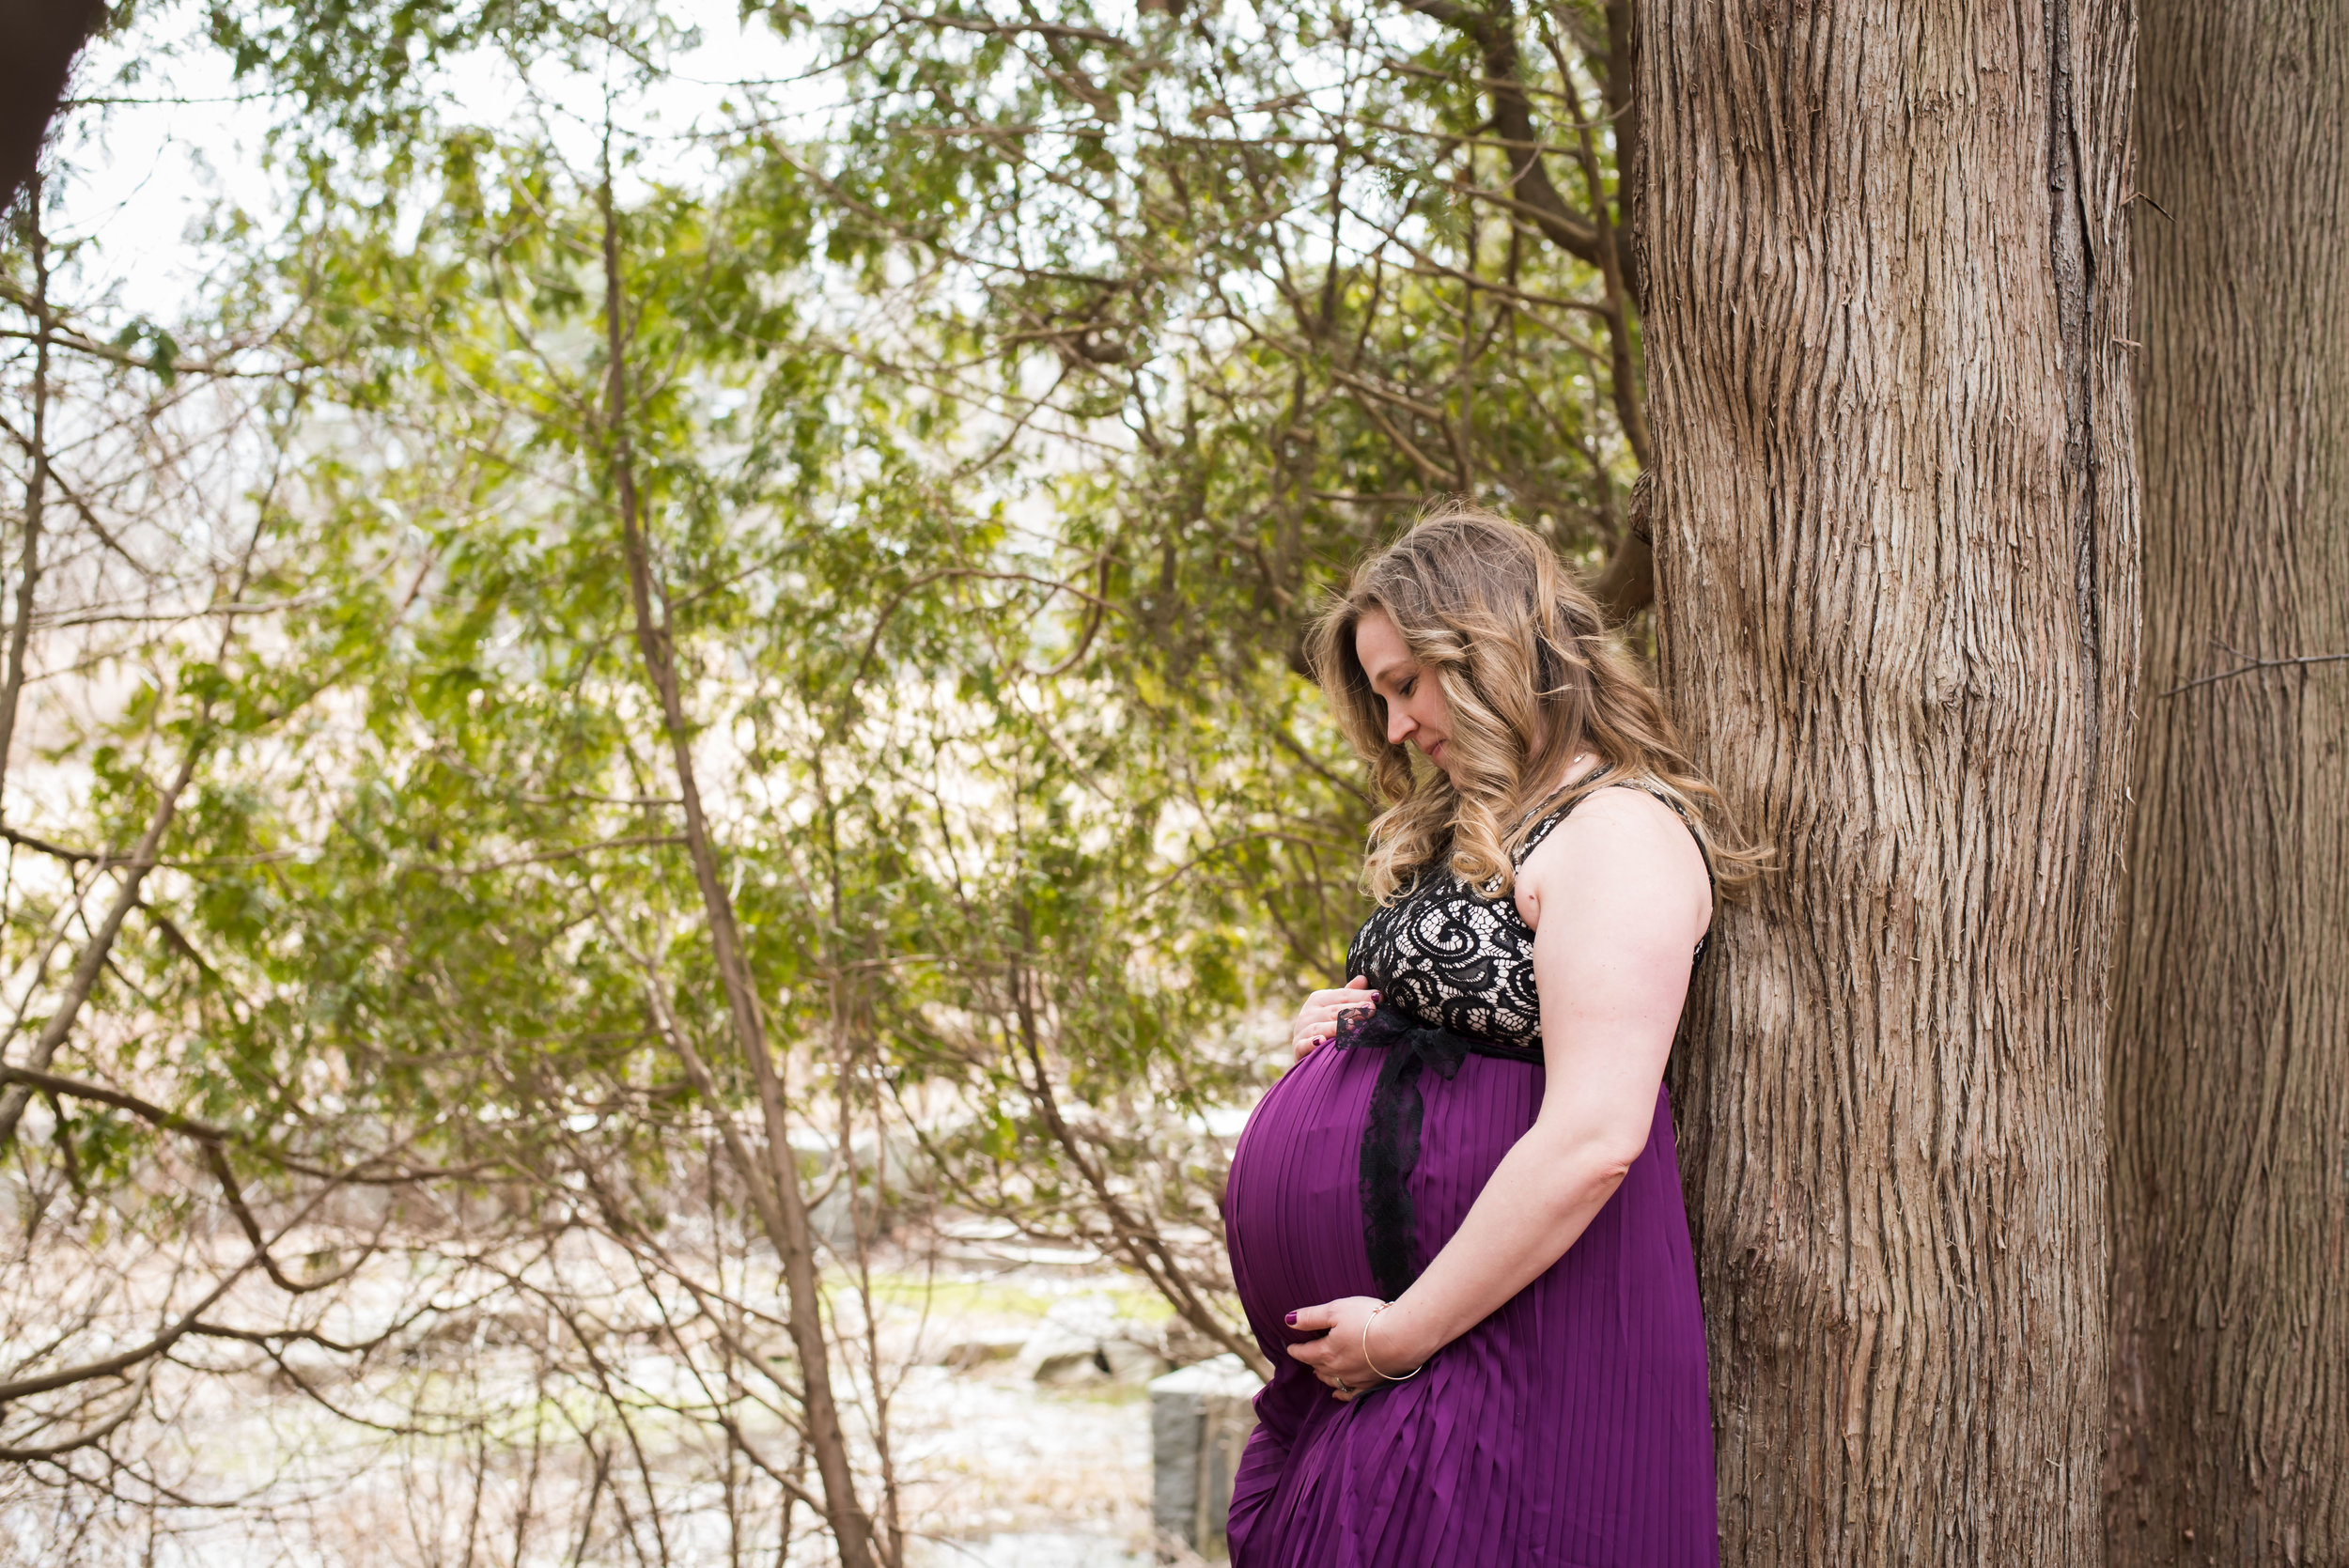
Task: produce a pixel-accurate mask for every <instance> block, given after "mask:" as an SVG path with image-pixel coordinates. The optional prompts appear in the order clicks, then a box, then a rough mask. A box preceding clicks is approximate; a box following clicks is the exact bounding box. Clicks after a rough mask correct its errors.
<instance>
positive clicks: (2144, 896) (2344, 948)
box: [2108, 0, 2349, 1565]
mask: <svg viewBox="0 0 2349 1568" xmlns="http://www.w3.org/2000/svg"><path fill="white" fill-rule="evenodd" d="M2144 29H2145V32H2144V46H2143V51H2142V58H2143V65H2142V75H2141V77H2140V81H2141V83H2142V92H2143V98H2142V100H2141V103H2140V112H2139V126H2140V129H2141V134H2142V136H2143V162H2142V163H2141V165H2140V168H2139V176H2138V182H2139V188H2140V189H2142V190H2143V191H2144V192H2145V194H2146V195H2147V196H2148V197H2149V198H2150V199H2151V200H2152V201H2154V202H2157V203H2159V204H2160V209H2161V211H2152V210H2146V209H2145V208H2143V207H2140V208H2139V213H2138V218H2137V225H2136V226H2137V237H2138V246H2139V248H2138V253H2137V256H2138V267H2137V278H2138V287H2139V310H2140V318H2141V320H2142V323H2143V325H2142V328H2141V330H2140V332H2139V336H2140V337H2141V338H2142V339H2143V340H2144V344H2145V352H2144V373H2143V386H2144V398H2143V407H2144V425H2143V447H2144V479H2145V612H2146V613H2145V630H2146V646H2145V654H2146V657H2145V698H2144V705H2143V719H2142V727H2141V730H2140V733H2139V742H2140V744H2139V752H2138V758H2137V774H2136V778H2137V802H2138V803H2137V816H2136V818H2135V821H2134V822H2133V824H2132V826H2131V831H2130V838H2129V866H2130V886H2129V891H2128V893H2127V894H2126V896H2125V901H2124V903H2123V918H2122V922H2121V926H2120V932H2119V938H2118V939H2119V941H2120V943H2121V953H2120V968H2119V973H2118V979H2117V981H2116V995H2115V998H2114V1014H2113V1029H2112V1053H2111V1079H2110V1088H2109V1100H2108V1105H2109V1115H2110V1126H2111V1136H2112V1203H2113V1213H2112V1222H2113V1263H2114V1268H2113V1287H2112V1312H2113V1319H2112V1323H2113V1352H2114V1355H2113V1365H2112V1374H2113V1389H2112V1394H2113V1404H2112V1417H2113V1424H2112V1439H2113V1450H2112V1459H2113V1476H2114V1481H2115V1483H2116V1486H2115V1491H2114V1493H2113V1495H2112V1500H2111V1508H2110V1514H2109V1518H2108V1524H2109V1526H2110V1530H2111V1534H2110V1541H2111V1545H2112V1548H2113V1550H2112V1556H2113V1560H2114V1561H2116V1562H2126V1563H2132V1564H2135V1563H2168V1562H2198V1563H2200V1562H2212V1563H2326V1564H2335V1565H2338V1564H2342V1563H2349V1254H2345V1252H2344V1246H2345V1245H2349V662H2345V661H2342V660H2338V659H2336V660H2332V661H2330V662H2326V663H2310V662H2301V663H2279V664H2273V665H2270V666H2268V667H2265V668H2250V667H2248V666H2249V660H2254V659H2260V660H2289V659H2301V660H2306V659H2308V658H2310V656H2318V655H2326V654H2332V655H2344V654H2349V519H2344V518H2343V516H2342V508H2343V507H2349V345H2345V344H2344V341H2343V333H2344V327H2345V324H2349V250H2344V248H2343V242H2342V233H2343V225H2344V221H2345V220H2349V200H2345V199H2344V197H2345V196H2349V187H2345V186H2344V184H2343V179H2344V168H2343V164H2344V162H2345V161H2349V159H2345V157H2344V154H2349V136H2344V132H2343V128H2342V115H2343V113H2344V111H2349V104H2345V103H2344V99H2349V14H2344V11H2343V8H2341V6H2340V5H2338V4H2324V3H2321V0H2320V3H2317V4H2294V3H2269V0H2259V3H2253V0H2242V3H2235V4H2225V5H2214V4H2210V3H2208V0H2192V3H2186V0H2155V3H2154V4H2151V5H2149V6H2148V7H2147V8H2146V10H2145V20H2144ZM2162 211H2166V212H2167V214H2168V218H2167V219H2166V220H2165V218H2164V217H2163V216H2162ZM2234 650H2239V652H2237V651H2234ZM2235 671H2240V672H2241V673H2235V674H2230V673H2229V672H2235ZM2193 682H2200V684H2189V683H2193Z"/></svg>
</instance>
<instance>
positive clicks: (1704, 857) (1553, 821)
mask: <svg viewBox="0 0 2349 1568" xmlns="http://www.w3.org/2000/svg"><path fill="white" fill-rule="evenodd" d="M1608 771H1609V769H1607V768H1601V769H1599V773H1600V774H1601V775H1602V776H1603V775H1604V774H1605V773H1606V772H1608ZM1572 787H1573V786H1572V785H1571V784H1561V785H1560V786H1559V788H1558V789H1556V790H1552V791H1551V792H1550V794H1549V797H1548V799H1552V800H1554V799H1555V798H1556V797H1557V795H1558V794H1559V793H1560V791H1562V790H1565V789H1570V788H1572ZM1602 789H1636V790H1638V791H1640V792H1641V794H1642V795H1652V796H1654V797H1655V798H1656V799H1657V800H1661V801H1663V802H1664V804H1665V805H1667V806H1670V807H1671V808H1672V815H1674V816H1676V817H1678V818H1680V825H1681V826H1682V827H1684V828H1686V829H1688V836H1689V838H1691V839H1693V840H1694V841H1695V842H1696V846H1697V859H1699V860H1700V861H1703V862H1704V886H1705V889H1706V891H1707V892H1709V893H1714V894H1715V895H1716V896H1717V897H1718V895H1719V889H1720V882H1719V878H1717V877H1715V876H1714V875H1713V854H1712V851H1711V850H1709V849H1707V848H1705V846H1704V835H1703V833H1700V832H1698V831H1697V825H1696V824H1695V823H1694V822H1693V821H1691V820H1689V817H1688V808H1687V807H1685V806H1683V805H1682V804H1681V803H1680V802H1679V801H1678V800H1673V799H1672V796H1671V795H1669V794H1667V793H1666V792H1665V791H1663V790H1660V789H1658V788H1657V787H1656V786H1655V785H1654V784H1650V783H1648V782H1647V781H1646V780H1644V779H1618V780H1616V781H1615V782H1613V783H1612V784H1593V785H1592V787H1590V788H1588V789H1585V790H1583V791H1582V792H1581V793H1579V794H1578V795H1576V796H1575V797H1574V798H1573V799H1572V800H1568V801H1567V802H1566V803H1565V804H1564V805H1563V806H1560V807H1559V808H1558V809H1557V810H1556V811H1553V812H1551V813H1550V814H1549V815H1548V816H1545V817H1543V818H1542V819H1541V820H1540V821H1539V822H1536V823H1534V824H1533V826H1532V829H1531V830H1529V831H1527V833H1526V835H1525V842H1524V843H1522V844H1520V845H1518V846H1517V853H1516V854H1514V855H1512V856H1511V857H1510V864H1511V865H1513V866H1522V865H1524V864H1525V858H1526V857H1527V856H1528V855H1531V854H1532V852H1533V851H1534V850H1535V849H1537V848H1539V847H1540V846H1541V842H1542V840H1544V839H1546V838H1548V836H1549V835H1550V832H1551V831H1552V830H1554V829H1555V828H1556V827H1557V826H1558V824H1559V823H1561V822H1563V821H1564V820H1565V819H1566V818H1567V817H1569V816H1572V815H1574V808H1575V807H1577V806H1579V805H1580V804H1581V803H1582V802H1583V801H1585V800H1589V799H1590V798H1591V797H1592V796H1594V795H1595V794H1597V793H1598V792H1599V791H1600V790H1602ZM1540 809H1541V808H1540V807H1539V806H1536V807H1534V810H1536V811H1539V810H1540ZM1712 939H1713V933H1712V931H1711V930H1710V929H1709V928H1708V929H1707V930H1706V931H1705V933H1704V935H1703V936H1702V937H1699V938H1698V939H1697V945H1696V951H1695V952H1694V953H1693V954H1692V955H1690V956H1689V959H1688V962H1689V963H1691V964H1694V963H1695V962H1696V961H1697V960H1698V959H1700V958H1702V957H1703V956H1704V949H1705V946H1706V944H1707V943H1709V942H1711V941H1712Z"/></svg>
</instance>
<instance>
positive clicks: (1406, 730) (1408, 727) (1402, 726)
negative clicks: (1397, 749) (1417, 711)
mask: <svg viewBox="0 0 2349 1568" xmlns="http://www.w3.org/2000/svg"><path fill="white" fill-rule="evenodd" d="M1418 728H1419V721H1418V720H1416V719H1414V718H1412V717H1411V716H1410V715H1409V714H1408V713H1407V712H1405V711H1404V709H1403V705H1402V704H1400V703H1396V702H1390V703H1388V704H1387V744H1388V745H1390V746H1400V745H1402V744H1403V742H1405V741H1406V740H1408V739H1409V738H1410V737H1411V734H1412V732H1413V731H1415V730H1417V729H1418Z"/></svg>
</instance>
